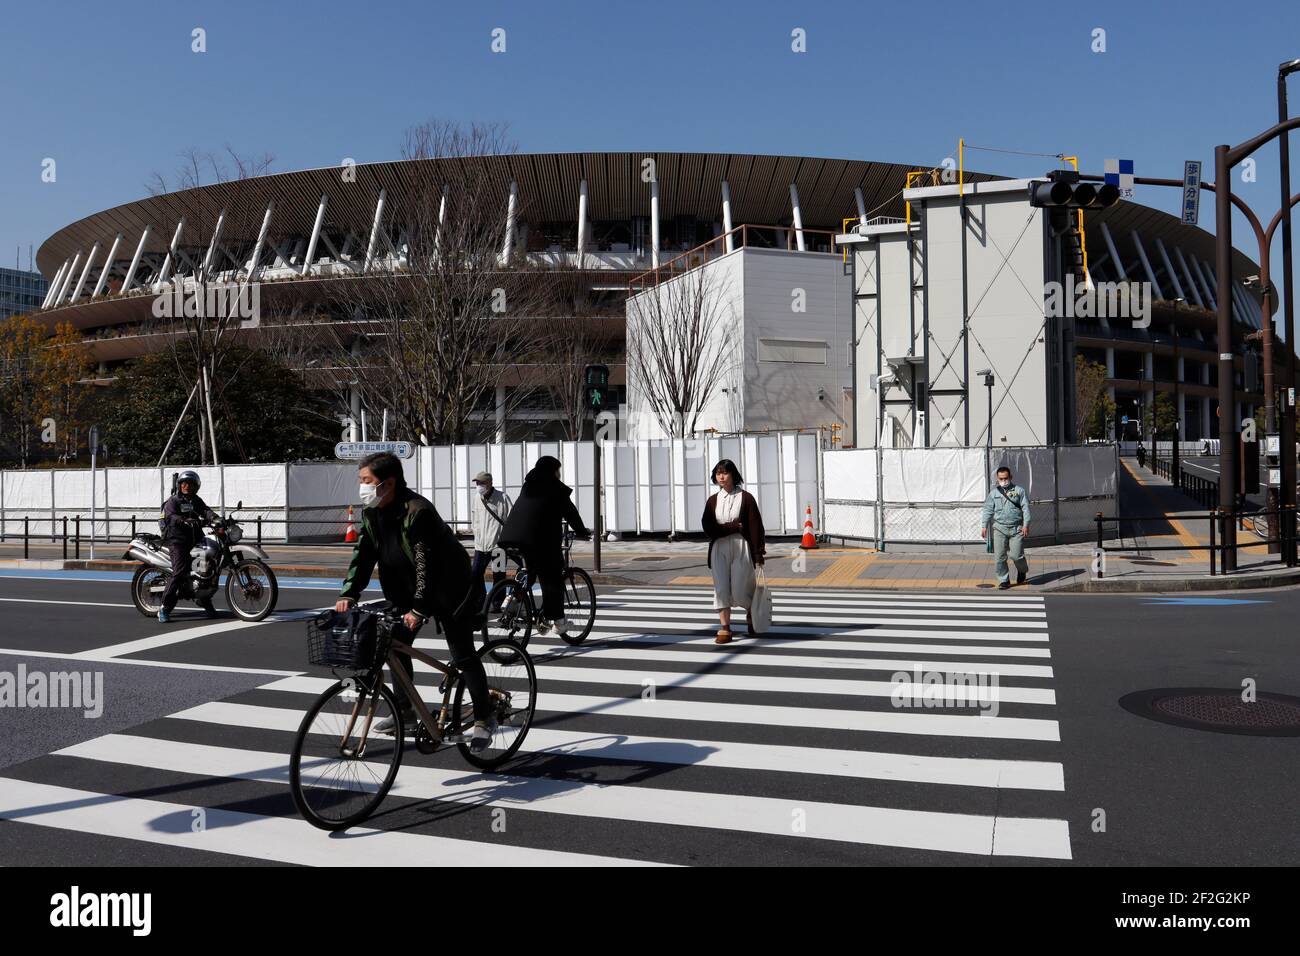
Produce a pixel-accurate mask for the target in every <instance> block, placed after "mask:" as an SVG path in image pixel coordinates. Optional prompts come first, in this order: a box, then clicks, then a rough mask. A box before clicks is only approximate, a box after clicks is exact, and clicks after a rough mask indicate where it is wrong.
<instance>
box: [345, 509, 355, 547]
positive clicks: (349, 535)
mask: <svg viewBox="0 0 1300 956" xmlns="http://www.w3.org/2000/svg"><path fill="white" fill-rule="evenodd" d="M356 540H357V528H356V525H354V524H353V523H352V506H351V505H348V530H347V531H345V532H343V541H344V543H346V544H352V543H353V542H354V541H356Z"/></svg>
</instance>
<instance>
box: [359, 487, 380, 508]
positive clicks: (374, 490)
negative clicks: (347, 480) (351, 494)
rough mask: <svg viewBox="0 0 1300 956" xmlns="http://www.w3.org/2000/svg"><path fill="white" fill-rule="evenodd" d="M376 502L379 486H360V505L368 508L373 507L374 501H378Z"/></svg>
mask: <svg viewBox="0 0 1300 956" xmlns="http://www.w3.org/2000/svg"><path fill="white" fill-rule="evenodd" d="M378 500H379V486H378V485H364V484H363V485H362V486H361V503H362V504H363V505H365V506H366V507H369V506H370V505H373V504H374V503H375V502H376V501H378Z"/></svg>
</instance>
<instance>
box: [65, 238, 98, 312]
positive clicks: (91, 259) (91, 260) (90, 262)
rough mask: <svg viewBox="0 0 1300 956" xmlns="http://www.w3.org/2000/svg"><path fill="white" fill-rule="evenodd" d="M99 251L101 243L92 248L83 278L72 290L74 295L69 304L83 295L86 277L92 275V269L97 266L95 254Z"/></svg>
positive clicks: (83, 271)
mask: <svg viewBox="0 0 1300 956" xmlns="http://www.w3.org/2000/svg"><path fill="white" fill-rule="evenodd" d="M98 251H99V243H98V242H97V243H95V244H94V245H93V246H91V247H90V255H88V256H86V264H85V265H84V266H82V267H81V278H80V279H78V280H77V284H76V285H75V286H74V287H73V289H72V295H71V296H70V297H69V298H68V303H69V304H71V303H73V302H76V301H77V299H78V297H79V296H80V295H81V287H82V286H84V285H85V284H86V276H88V275H90V267H91V266H92V265H94V264H95V253H97V252H98Z"/></svg>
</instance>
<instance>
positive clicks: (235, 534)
mask: <svg viewBox="0 0 1300 956" xmlns="http://www.w3.org/2000/svg"><path fill="white" fill-rule="evenodd" d="M243 536H244V532H243V531H241V530H240V529H239V525H237V524H232V525H231V526H230V527H229V528H227V529H226V540H227V541H229V542H230V543H231V544H238V543H239V539H240V538H242V537H243Z"/></svg>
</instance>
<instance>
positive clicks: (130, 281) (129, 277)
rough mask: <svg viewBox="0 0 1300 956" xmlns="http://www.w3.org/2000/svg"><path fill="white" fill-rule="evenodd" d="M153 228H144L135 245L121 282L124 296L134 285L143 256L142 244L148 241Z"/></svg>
mask: <svg viewBox="0 0 1300 956" xmlns="http://www.w3.org/2000/svg"><path fill="white" fill-rule="evenodd" d="M152 230H153V226H145V227H144V232H142V233H140V241H139V242H137V243H136V245H135V255H133V256H132V257H131V267H130V268H129V269H127V270H126V277H125V278H124V279H123V280H122V294H123V295H125V294H126V293H127V292H130V291H131V286H133V285H135V270H136V269H138V268H140V257H141V256H142V255H144V244H145V243H146V242H148V241H149V233H150V232H151V231H152Z"/></svg>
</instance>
